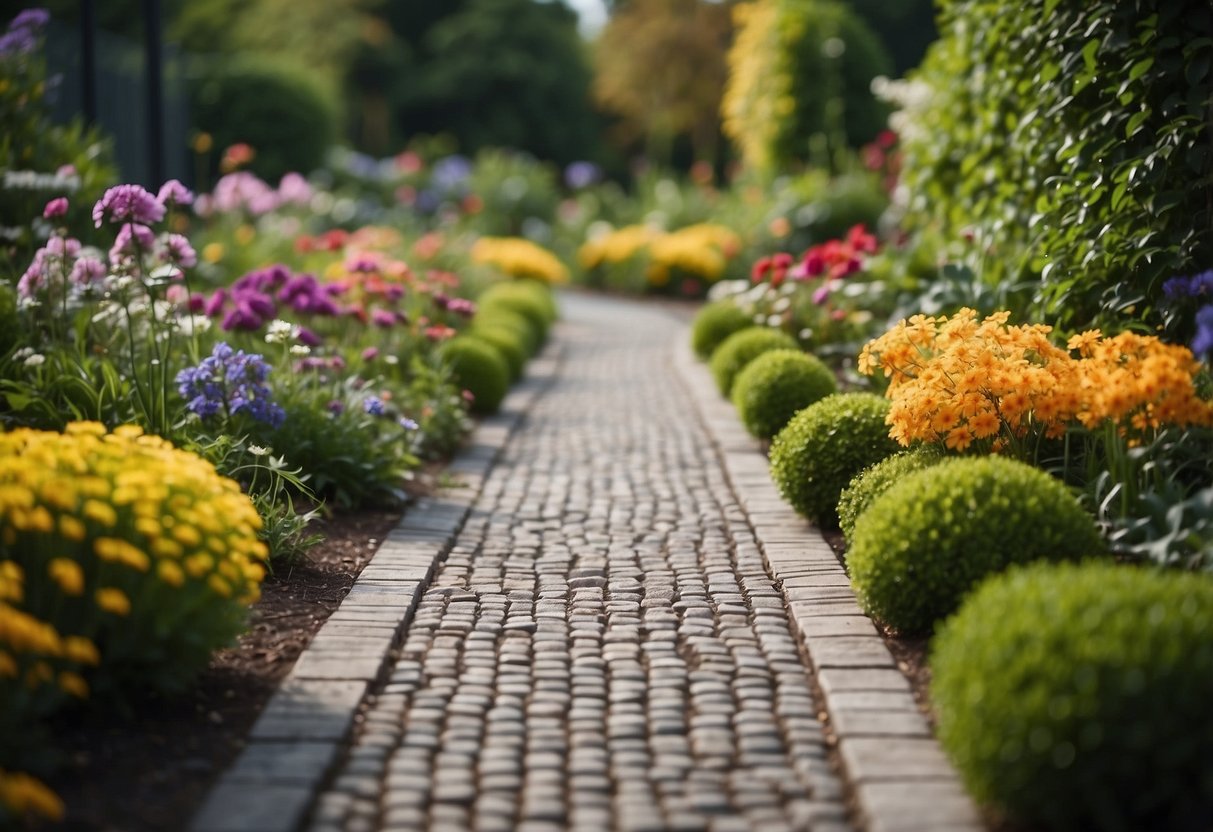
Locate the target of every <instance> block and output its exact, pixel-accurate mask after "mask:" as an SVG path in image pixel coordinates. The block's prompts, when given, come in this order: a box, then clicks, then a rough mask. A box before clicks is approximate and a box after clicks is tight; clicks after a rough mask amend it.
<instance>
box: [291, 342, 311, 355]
mask: <svg viewBox="0 0 1213 832" xmlns="http://www.w3.org/2000/svg"><path fill="white" fill-rule="evenodd" d="M311 353H312V348H311V347H309V346H308V345H307V344H292V345H291V355H300V356H302V355H311Z"/></svg>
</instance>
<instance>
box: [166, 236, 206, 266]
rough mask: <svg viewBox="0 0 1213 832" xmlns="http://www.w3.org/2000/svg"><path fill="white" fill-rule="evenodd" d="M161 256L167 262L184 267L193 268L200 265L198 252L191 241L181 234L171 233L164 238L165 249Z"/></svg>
mask: <svg viewBox="0 0 1213 832" xmlns="http://www.w3.org/2000/svg"><path fill="white" fill-rule="evenodd" d="M160 256H161V258H162V259H164V260H165V261H166V262H169V263H172V264H173V265H175V266H180V267H181V268H183V269H192V268H193V267H194V266H196V265H198V254H197V253H196V252H195V251H194V247H193V246H191V245H190V241H189V240H187V239H186V238H185V237H183V236H182V235H180V234H169V235H168V236H167V237H166V238H165V240H164V249H163V250H162V251H161V252H160Z"/></svg>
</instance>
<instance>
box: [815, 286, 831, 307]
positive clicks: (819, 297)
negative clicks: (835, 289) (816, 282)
mask: <svg viewBox="0 0 1213 832" xmlns="http://www.w3.org/2000/svg"><path fill="white" fill-rule="evenodd" d="M829 299H830V286H829V284H825V283H823V284H822V285H821V286H818V287H817V291H815V292H813V303H815V304H817V305H818V306H822V305H823V304H825V302H826V301H827V300H829Z"/></svg>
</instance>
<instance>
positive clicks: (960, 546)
mask: <svg viewBox="0 0 1213 832" xmlns="http://www.w3.org/2000/svg"><path fill="white" fill-rule="evenodd" d="M1104 551H1105V547H1104V544H1103V541H1102V539H1101V538H1100V535H1099V532H1098V530H1097V529H1096V527H1095V521H1094V520H1093V519H1092V518H1091V517H1090V516H1089V515H1088V514H1087V513H1086V512H1085V511H1084V510H1083V508H1082V506H1080V505H1079V504H1078V500H1077V499H1075V498H1074V496H1073V495H1071V494H1070V492H1069V491H1068V490H1067V489H1066V487H1065V485H1064V484H1062V483H1061V482H1059V481H1058V480H1056V479H1054V478H1053V477H1051V476H1049V475H1048V474H1046V473H1045V472H1044V471H1041V470H1039V469H1037V468H1033V467H1032V466H1030V465H1027V464H1025V463H1023V462H1018V461H1016V460H1013V459H1005V458H1003V457H976V458H975V457H968V458H957V459H948V460H945V461H943V462H940V463H939V464H938V465H933V466H931V467H930V468H927V469H926V470H924V471H918V472H917V473H913V474H910V475H909V476H908V477H905V478H904V479H902V480H901V482H898V483H896V484H895V485H893V486H892V487H890V488H889V489H888V490H887V491H885V493H884V494H881V495H880V496H879V497H877V498H876V499H875V500H874V501H873V503H872V505H871V506H869V507H868V510H867V511H865V512H864V513H863V515H862V516H861V517H860V518H859V519H858V520H857V521H856V522H855V528H854V531H853V532H852V534H851V547H850V549H849V550H848V551H847V566H848V567H849V568H850V572H851V583H852V584H854V586H855V591H856V594H857V595H858V596H859V601H860V603H861V604H862V605H863V606H864V608H865V609H866V610H867V611H868V612H870V613H871V614H872V615H873V616H875V617H876V618H878V619H880V620H881V621H883V622H885V623H886V624H888V625H890V626H891V627H894V628H895V629H897V630H898V631H900V632H902V633H923V632H928V631H930V629H931V628H932V627H933V626H934V624H935V622H936V621H938V620H939V619H941V618H943V617H944V616H946V615H949V614H950V613H952V612H954V611H955V610H956V608H957V607H958V606H959V605H960V602H961V601H962V600H963V598H964V596H965V594H966V593H967V592H968V591H969V590H970V589H972V588H973V587H974V586H975V585H976V584H977V583H979V582H980V581H981V580H982V579H984V578H985V577H987V576H988V575H990V574H992V573H994V572H1000V571H1002V570H1003V569H1005V568H1006V567H1008V566H1010V565H1011V564H1013V563H1027V562H1029V561H1033V560H1038V559H1041V558H1045V559H1048V560H1067V559H1075V558H1082V557H1088V556H1092V555H1097V554H1100V553H1102V552H1104Z"/></svg>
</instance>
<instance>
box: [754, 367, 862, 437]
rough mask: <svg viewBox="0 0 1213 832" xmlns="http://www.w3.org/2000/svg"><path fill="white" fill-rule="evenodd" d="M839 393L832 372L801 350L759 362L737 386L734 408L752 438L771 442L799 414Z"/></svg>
mask: <svg viewBox="0 0 1213 832" xmlns="http://www.w3.org/2000/svg"><path fill="white" fill-rule="evenodd" d="M837 391H838V384H837V382H835V380H834V374H833V373H832V372H830V368H829V367H827V366H826V365H824V364H822V363H821V361H819V360H818V359H817V358H816V357H814V356H812V355H809V354H808V353H805V352H801V351H800V350H798V349H796V350H785V349H776V350H771V351H769V352H765V353H763V354H762V355H760V356H758V357H757V358H755V359H754V360H753V361H751V362H750V363H749V364H747V365H746V366H745V368H743V369H742V371H741V372H740V373H738V374H737V378H736V380H735V381H734V382H733V405H734V406H735V407H736V408H737V414H738V415H739V416H740V417H741V423H742V424H743V425H745V429H746V430H747V431H749V432H750V435H751V436H755V437H757V438H759V439H770V438H771V437H772V436H774V435H775V434H777V433H779V431H781V430H783V426H784V425H786V424H787V423H788V422H789V421H791V419H792V417H793V416H795V415H796V413H797V412H798V411H801V410H804V409H805V408H806V407H808V406H809V405H811V404H813V403H814V402H816V401H819V400H821V399H824V398H825V397H826V396H829V395H830V394H832V393H835V392H837Z"/></svg>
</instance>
